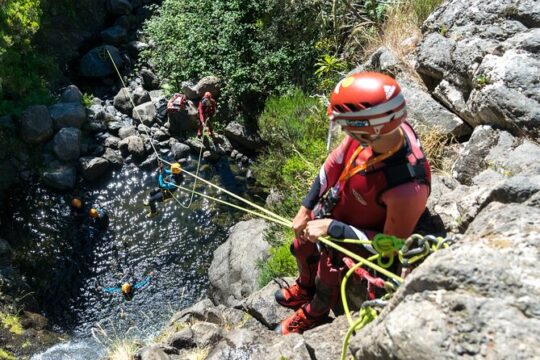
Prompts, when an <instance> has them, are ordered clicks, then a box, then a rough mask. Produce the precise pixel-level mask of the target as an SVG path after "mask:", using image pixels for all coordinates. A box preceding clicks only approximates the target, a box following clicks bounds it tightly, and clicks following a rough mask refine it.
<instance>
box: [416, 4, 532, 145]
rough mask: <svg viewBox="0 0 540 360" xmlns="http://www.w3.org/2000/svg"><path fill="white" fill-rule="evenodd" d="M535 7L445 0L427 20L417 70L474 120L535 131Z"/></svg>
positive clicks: (447, 102)
mask: <svg viewBox="0 0 540 360" xmlns="http://www.w3.org/2000/svg"><path fill="white" fill-rule="evenodd" d="M537 7H538V6H537V4H536V3H535V2H534V1H523V2H519V3H516V2H513V1H491V2H485V1H482V0H472V1H468V0H467V1H465V0H454V1H448V2H445V3H444V4H443V5H442V6H441V8H439V9H438V10H437V11H436V12H435V13H434V14H432V16H430V17H429V18H428V19H427V21H426V22H425V23H424V33H425V37H424V39H423V41H422V42H421V44H420V45H419V47H418V49H417V71H418V73H419V74H420V75H421V76H422V78H423V80H424V81H425V83H426V85H428V87H429V88H430V89H431V90H434V95H435V96H436V97H437V98H438V99H439V100H441V102H443V103H444V105H445V106H447V107H448V108H450V109H451V110H453V111H454V112H455V113H457V114H459V115H460V117H461V118H463V119H465V120H466V121H467V122H468V123H469V124H470V125H472V126H477V125H479V124H487V125H495V126H497V127H501V128H504V129H507V130H509V131H511V132H513V133H514V134H519V133H523V132H525V133H528V134H531V135H533V136H537V135H538V134H539V130H538V129H539V126H538V125H539V124H540V96H539V95H538V94H540V85H539V84H540V73H539V72H538V71H535V69H537V68H538V67H539V66H540V59H539V58H538V50H539V47H538V36H539V30H538V29H537V27H538V10H537ZM471 9H474V11H471Z"/></svg>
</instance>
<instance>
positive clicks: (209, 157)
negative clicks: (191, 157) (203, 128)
mask: <svg viewBox="0 0 540 360" xmlns="http://www.w3.org/2000/svg"><path fill="white" fill-rule="evenodd" d="M202 157H203V159H204V161H208V162H216V161H218V160H219V158H220V156H219V154H217V153H215V152H213V151H209V150H206V151H204V152H203V154H202Z"/></svg>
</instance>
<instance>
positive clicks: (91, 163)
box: [79, 156, 111, 181]
mask: <svg viewBox="0 0 540 360" xmlns="http://www.w3.org/2000/svg"><path fill="white" fill-rule="evenodd" d="M79 165H80V169H81V174H82V176H83V178H84V179H85V180H87V181H94V180H97V179H99V178H100V177H101V176H102V175H103V174H105V173H106V172H107V171H108V170H109V169H110V167H111V163H110V162H109V161H108V160H106V159H104V158H102V157H93V156H85V157H82V158H80V159H79Z"/></svg>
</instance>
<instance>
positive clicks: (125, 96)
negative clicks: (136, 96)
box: [113, 87, 133, 115]
mask: <svg viewBox="0 0 540 360" xmlns="http://www.w3.org/2000/svg"><path fill="white" fill-rule="evenodd" d="M130 97H131V93H130V91H129V89H128V88H125V87H123V88H121V89H120V91H118V93H117V94H116V95H115V96H114V98H113V104H114V107H115V108H116V109H118V111H120V112H121V113H123V114H126V115H131V112H132V111H133V104H132V103H131V100H130Z"/></svg>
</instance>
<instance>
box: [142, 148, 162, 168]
mask: <svg viewBox="0 0 540 360" xmlns="http://www.w3.org/2000/svg"><path fill="white" fill-rule="evenodd" d="M157 161H158V156H157V154H156V153H154V152H153V153H152V154H150V156H148V158H147V159H146V160H144V161H143V162H142V163H141V164H140V165H139V168H141V169H144V170H153V169H155V168H156V167H157Z"/></svg>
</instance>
